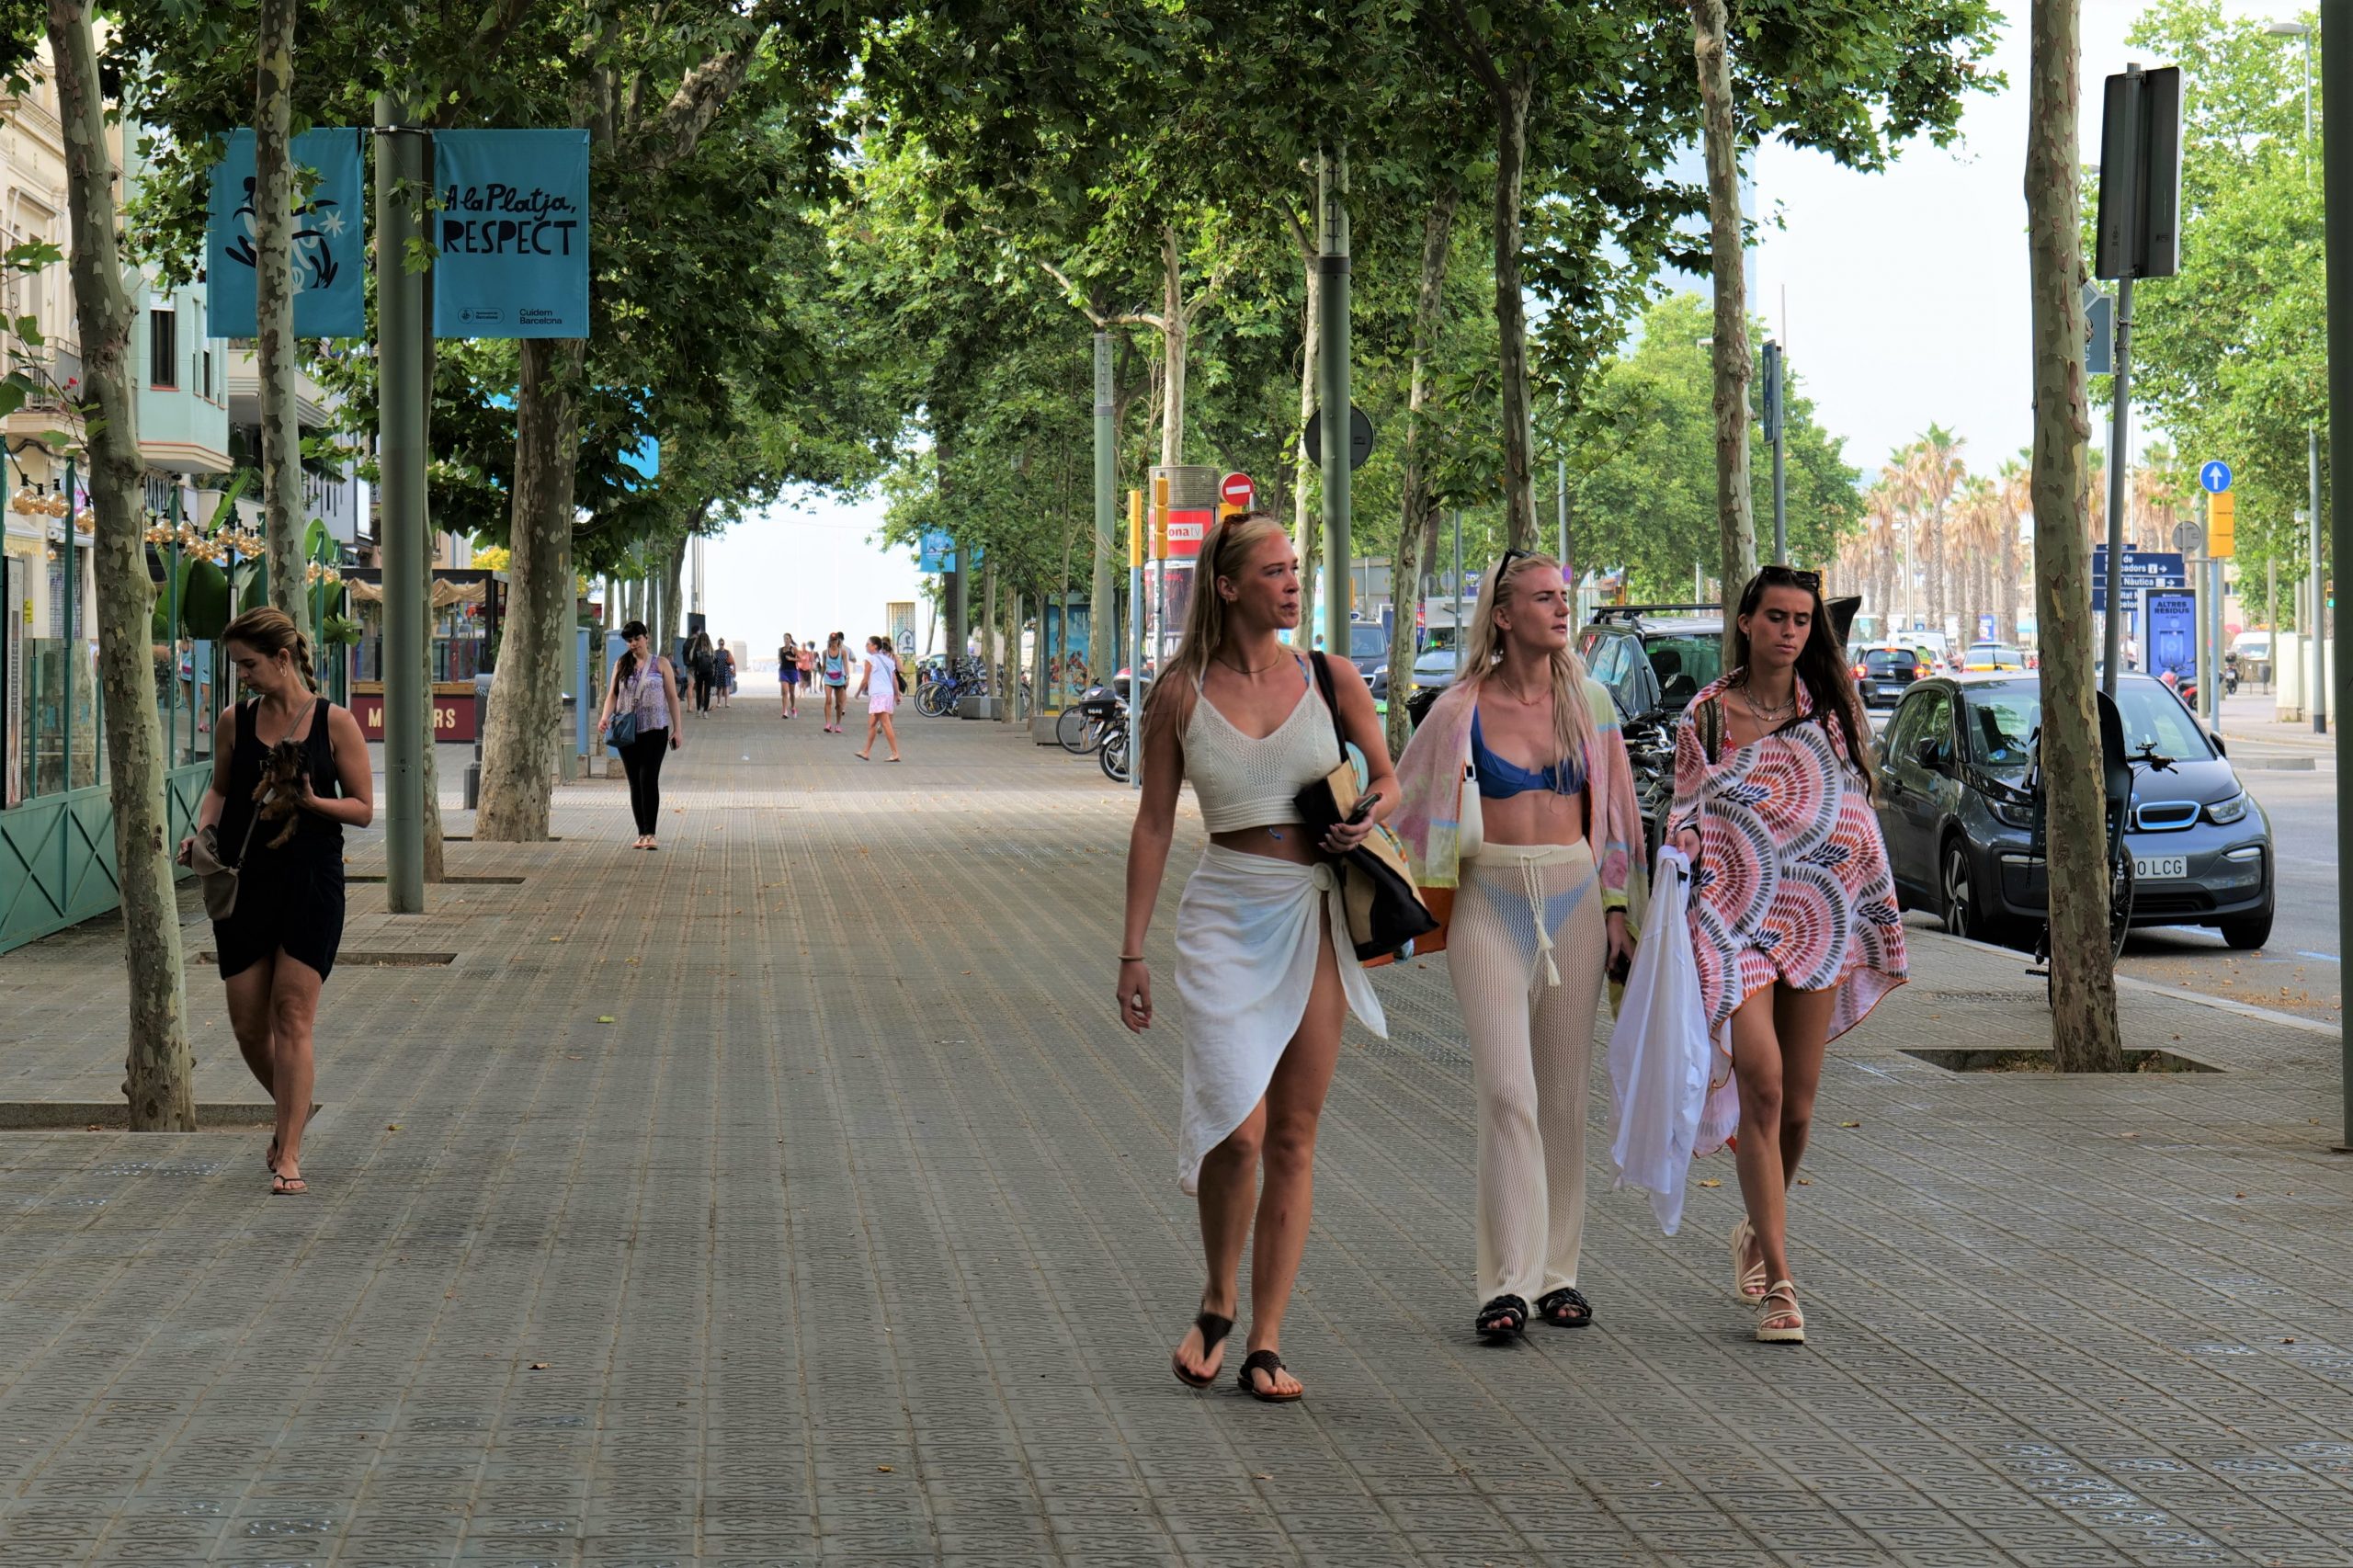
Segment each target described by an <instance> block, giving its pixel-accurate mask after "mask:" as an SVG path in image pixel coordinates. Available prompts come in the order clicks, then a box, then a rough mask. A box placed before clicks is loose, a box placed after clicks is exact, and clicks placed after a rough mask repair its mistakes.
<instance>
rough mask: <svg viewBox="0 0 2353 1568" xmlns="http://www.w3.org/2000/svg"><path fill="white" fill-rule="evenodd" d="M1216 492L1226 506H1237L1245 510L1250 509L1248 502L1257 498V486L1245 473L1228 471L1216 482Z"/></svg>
mask: <svg viewBox="0 0 2353 1568" xmlns="http://www.w3.org/2000/svg"><path fill="white" fill-rule="evenodd" d="M1217 494H1218V499H1219V500H1221V501H1222V502H1224V503H1225V504H1226V505H1227V506H1237V507H1240V508H1241V509H1242V510H1243V511H1245V512H1246V511H1248V510H1249V509H1250V503H1251V502H1253V501H1255V500H1256V499H1257V495H1258V487H1257V485H1256V484H1254V483H1251V480H1250V476H1249V475H1248V474H1246V473H1229V474H1227V475H1226V476H1225V477H1224V478H1223V479H1222V480H1220V481H1219V482H1218V487H1217Z"/></svg>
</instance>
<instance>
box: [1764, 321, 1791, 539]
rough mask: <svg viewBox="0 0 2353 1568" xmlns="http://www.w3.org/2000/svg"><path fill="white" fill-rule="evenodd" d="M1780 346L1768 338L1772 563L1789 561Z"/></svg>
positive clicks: (1767, 379)
mask: <svg viewBox="0 0 2353 1568" xmlns="http://www.w3.org/2000/svg"><path fill="white" fill-rule="evenodd" d="M1782 373H1783V366H1782V363H1781V346H1780V344H1779V343H1778V342H1777V341H1775V340H1774V339H1772V338H1769V337H1768V338H1767V339H1766V340H1765V438H1766V439H1767V440H1768V441H1770V442H1772V443H1773V563H1774V564H1775V565H1777V566H1787V565H1788V564H1789V563H1790V515H1789V494H1790V491H1789V473H1788V470H1787V469H1786V468H1785V466H1784V465H1783V462H1782V455H1783V454H1782V448H1781V376H1782Z"/></svg>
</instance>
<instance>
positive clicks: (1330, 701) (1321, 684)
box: [1307, 653, 1348, 762]
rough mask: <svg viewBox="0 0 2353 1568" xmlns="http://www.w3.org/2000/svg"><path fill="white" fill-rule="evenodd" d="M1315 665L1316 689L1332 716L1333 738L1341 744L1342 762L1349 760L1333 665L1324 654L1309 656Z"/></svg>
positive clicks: (1325, 709)
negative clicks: (1341, 723) (1341, 724)
mask: <svg viewBox="0 0 2353 1568" xmlns="http://www.w3.org/2000/svg"><path fill="white" fill-rule="evenodd" d="M1307 656H1308V657H1309V658H1310V659H1311V660H1313V661H1314V665H1315V689H1316V690H1318V691H1320V692H1322V693H1323V694H1324V711H1325V712H1327V713H1329V714H1331V715H1332V738H1333V739H1334V740H1336V741H1337V742H1339V743H1340V760H1341V761H1342V762H1346V761H1347V760H1348V734H1347V731H1346V730H1343V729H1341V728H1340V699H1338V698H1337V697H1336V696H1335V695H1333V691H1332V663H1331V661H1330V660H1329V659H1327V658H1326V657H1325V656H1324V654H1322V653H1310V654H1308V655H1307Z"/></svg>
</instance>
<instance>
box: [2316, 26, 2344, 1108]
mask: <svg viewBox="0 0 2353 1568" xmlns="http://www.w3.org/2000/svg"><path fill="white" fill-rule="evenodd" d="M2320 12H2321V91H2322V92H2323V93H2324V94H2327V93H2338V94H2342V95H2345V96H2343V97H2338V98H2336V99H2335V100H2334V101H2336V102H2337V103H2340V104H2344V103H2353V0H2321V7H2320ZM2308 47H2309V46H2308ZM2322 156H2323V158H2324V160H2325V162H2324V165H2323V172H2322V175H2321V194H2322V195H2323V197H2324V198H2325V199H2326V200H2327V206H2326V211H2327V218H2326V223H2327V227H2326V230H2325V235H2326V242H2327V243H2326V247H2325V248H2326V252H2327V256H2328V359H2327V364H2328V460H2329V463H2330V472H2334V473H2335V474H2336V475H2337V483H2336V489H2335V491H2334V493H2333V494H2331V495H2330V497H2329V503H2330V505H2329V523H2330V530H2329V531H2330V533H2331V535H2332V542H2333V543H2334V544H2335V546H2336V559H2337V560H2339V561H2353V486H2347V484H2346V483H2345V481H2344V476H2345V475H2346V474H2347V473H2353V148H2348V147H2347V146H2346V145H2345V141H2344V138H2342V137H2337V138H2335V139H2332V140H2331V141H2330V142H2329V143H2328V145H2327V146H2326V147H2325V148H2324V149H2323V152H2322ZM2316 453H2317V445H2316V444H2315V454H2316ZM2318 469H2319V461H2318V458H2317V455H2315V457H2314V460H2313V471H2314V472H2318ZM2319 540H2320V511H2319V509H2318V506H2317V503H2315V506H2314V509H2313V631H2315V632H2317V631H2319V630H2320V628H2321V627H2322V625H2323V624H2324V623H2325V620H2326V619H2327V617H2326V612H2325V609H2324V608H2323V606H2324V605H2325V602H2326V601H2325V597H2324V592H2323V585H2322V584H2321V581H2320V575H2319V549H2320V545H2319ZM2315 642H2317V639H2315ZM2348 674H2353V672H2347V669H2346V667H2345V666H2344V665H2342V664H2340V665H2337V670H2336V678H2337V679H2338V680H2339V681H2340V682H2345V683H2346V684H2344V685H2340V686H2339V687H2337V689H2336V701H2337V711H2339V712H2343V711H2345V704H2346V703H2347V702H2348V701H2353V679H2348ZM2336 768H2337V777H2338V778H2346V777H2348V776H2353V775H2348V772H2347V770H2348V769H2353V724H2339V725H2338V726H2337V727H2336ZM2347 845H2353V792H2348V791H2347V790H2337V791H2336V851H2337V854H2338V855H2339V856H2340V857H2342V856H2343V854H2344V853H2345V847H2346V846H2347ZM2336 940H2337V943H2338V947H2337V951H2339V952H2343V951H2345V950H2346V949H2345V946H2344V944H2346V943H2347V942H2353V903H2348V902H2347V900H2345V899H2343V898H2339V899H2338V900H2337V901H2336ZM2339 1028H2340V1029H2341V1030H2342V1031H2343V1032H2342V1037H2341V1040H2340V1041H2339V1050H2340V1051H2341V1053H2342V1054H2341V1059H2340V1065H2339V1072H2340V1074H2342V1076H2341V1078H2340V1080H2339V1088H2338V1094H2339V1097H2340V1100H2341V1102H2342V1105H2343V1125H2342V1126H2341V1127H2340V1128H2339V1129H2338V1137H2337V1142H2336V1145H2335V1147H2336V1150H2337V1152H2338V1153H2353V1018H2340V1020H2339Z"/></svg>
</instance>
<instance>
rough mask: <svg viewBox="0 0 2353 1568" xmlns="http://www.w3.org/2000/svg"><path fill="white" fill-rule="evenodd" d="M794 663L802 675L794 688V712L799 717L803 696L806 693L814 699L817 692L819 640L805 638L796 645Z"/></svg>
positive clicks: (794, 647)
mask: <svg viewBox="0 0 2353 1568" xmlns="http://www.w3.org/2000/svg"><path fill="white" fill-rule="evenodd" d="M792 662H793V664H794V665H795V666H796V667H797V668H798V669H799V671H800V674H801V678H800V680H799V681H797V682H795V683H794V685H793V688H792V711H793V713H794V715H795V716H798V715H799V714H800V712H801V693H802V692H804V691H805V692H808V693H809V694H810V695H811V696H815V695H816V692H817V640H816V639H815V638H813V637H803V638H802V639H801V641H800V642H797V643H795V644H794V645H793V653H792ZM820 700H822V699H820Z"/></svg>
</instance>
